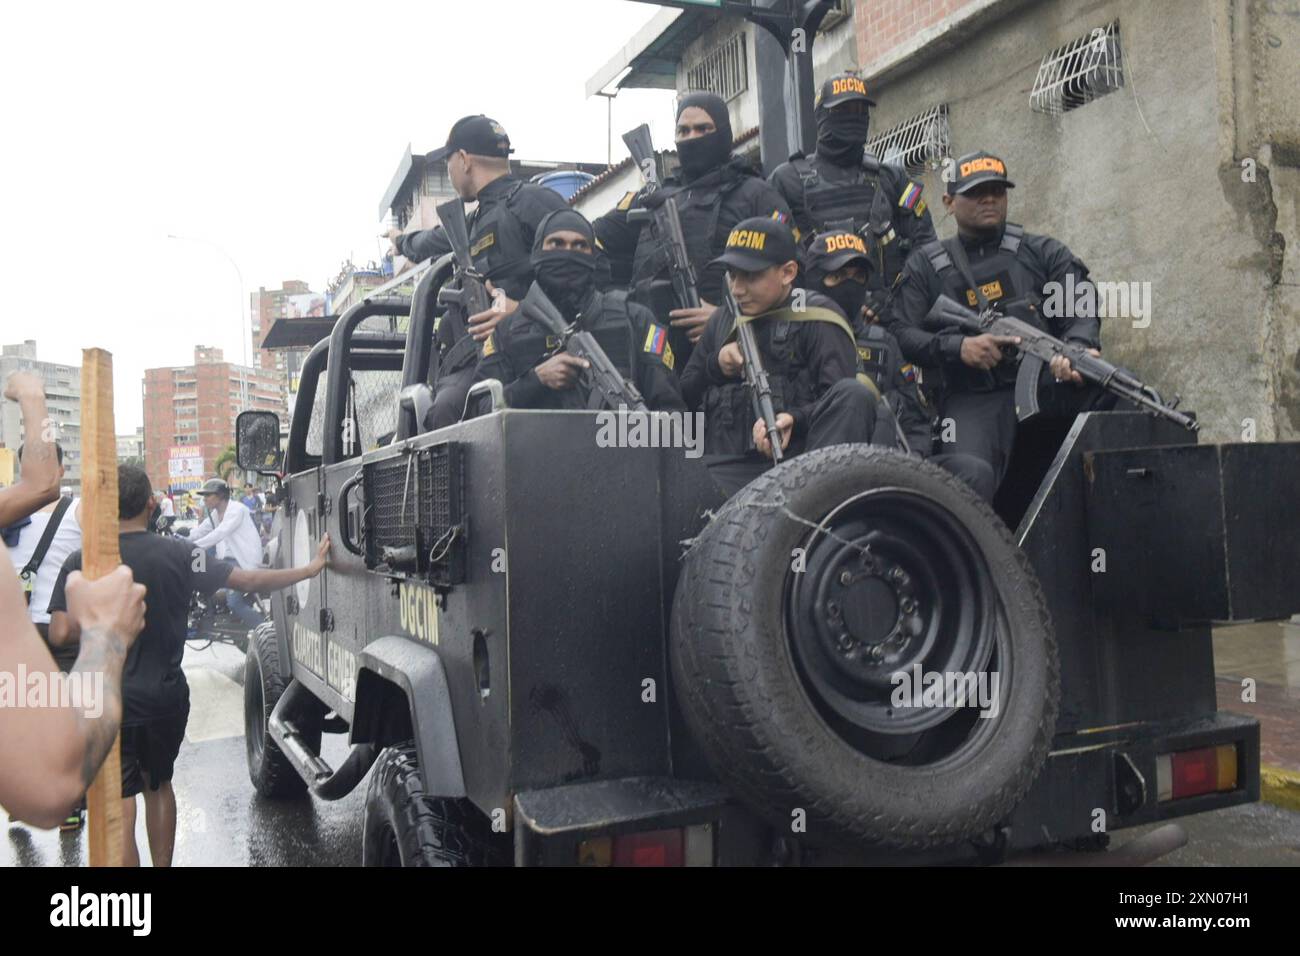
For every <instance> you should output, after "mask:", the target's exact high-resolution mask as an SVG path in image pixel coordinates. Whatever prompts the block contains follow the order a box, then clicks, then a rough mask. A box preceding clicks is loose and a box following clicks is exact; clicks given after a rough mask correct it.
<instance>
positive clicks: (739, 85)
mask: <svg viewBox="0 0 1300 956" xmlns="http://www.w3.org/2000/svg"><path fill="white" fill-rule="evenodd" d="M686 86H687V89H691V90H708V91H709V92H710V93H717V94H718V95H719V96H721V97H722V98H723V99H724V100H730V99H733V98H735V97H737V96H739V95H740V94H741V93H743V92H745V90H747V89H749V68H748V64H747V61H746V59H745V34H743V33H736V34H733V35H732V36H731V37H729V38H728V39H727V40H726V41H724V42H723V43H722V44H721V45H719V46H716V47H714V48H713V49H712V50H710V51H709V52H708V53H706V54H704V56H703V57H701V58H700V62H699V63H697V64H695V65H694V66H693V67H691V68H690V69H689V70H687V71H686Z"/></svg>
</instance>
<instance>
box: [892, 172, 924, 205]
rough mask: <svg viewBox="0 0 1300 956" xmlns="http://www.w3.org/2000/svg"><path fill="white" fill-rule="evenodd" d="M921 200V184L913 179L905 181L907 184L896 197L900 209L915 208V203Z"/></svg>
mask: <svg viewBox="0 0 1300 956" xmlns="http://www.w3.org/2000/svg"><path fill="white" fill-rule="evenodd" d="M920 201H921V184H920V183H918V182H917V181H916V180H914V179H909V180H908V181H907V186H905V187H904V188H903V194H902V195H901V196H899V197H898V205H899V208H900V209H909V210H915V209H916V204H917V203H919V202H920Z"/></svg>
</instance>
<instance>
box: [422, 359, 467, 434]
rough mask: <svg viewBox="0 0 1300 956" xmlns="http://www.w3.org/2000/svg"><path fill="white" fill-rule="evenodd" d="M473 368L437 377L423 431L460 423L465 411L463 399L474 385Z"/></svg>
mask: <svg viewBox="0 0 1300 956" xmlns="http://www.w3.org/2000/svg"><path fill="white" fill-rule="evenodd" d="M475 368H476V366H474V365H470V367H469V368H465V369H461V370H460V371H459V372H450V373H448V374H446V375H439V376H438V380H437V382H435V383H434V386H433V408H432V410H430V412H429V414H428V416H427V418H426V420H425V422H424V423H423V427H424V428H425V429H435V428H444V427H446V426H447V425H454V424H456V422H458V421H460V416H461V414H462V413H463V412H464V411H465V397H466V396H467V395H469V389H470V386H471V385H473V384H474V371H475Z"/></svg>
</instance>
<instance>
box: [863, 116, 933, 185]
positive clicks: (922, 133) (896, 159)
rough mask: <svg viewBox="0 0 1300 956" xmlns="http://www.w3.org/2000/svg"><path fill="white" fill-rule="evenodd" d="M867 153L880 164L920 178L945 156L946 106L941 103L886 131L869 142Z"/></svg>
mask: <svg viewBox="0 0 1300 956" xmlns="http://www.w3.org/2000/svg"><path fill="white" fill-rule="evenodd" d="M867 151H868V152H871V153H874V154H875V155H876V156H877V157H879V159H880V161H881V162H884V163H893V164H895V165H898V166H904V167H906V168H907V172H908V174H909V175H911V176H919V175H921V173H922V172H923V171H924V170H925V167H926V166H927V165H930V166H938V164H939V163H940V162H941V161H942V159H943V157H945V156H947V155H948V104H947V103H940V104H939V105H938V106H934V107H931V108H930V109H928V110H926V111H925V112H924V113H918V114H917V115H916V116H913V117H912V118H911V119H909V120H905V121H904V122H902V123H899V124H898V125H897V126H895V127H893V128H892V129H887V130H885V132H883V133H881V134H879V135H878V136H876V137H874V138H873V139H871V140H870V141H868V143H867Z"/></svg>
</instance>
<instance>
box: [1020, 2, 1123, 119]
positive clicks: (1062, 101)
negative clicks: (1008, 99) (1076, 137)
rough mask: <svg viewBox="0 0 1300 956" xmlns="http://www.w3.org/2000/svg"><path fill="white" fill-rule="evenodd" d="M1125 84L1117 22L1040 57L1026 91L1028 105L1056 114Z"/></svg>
mask: <svg viewBox="0 0 1300 956" xmlns="http://www.w3.org/2000/svg"><path fill="white" fill-rule="evenodd" d="M1123 85H1124V67H1123V51H1122V50H1121V49H1120V41H1119V21H1118V20H1113V21H1111V22H1110V23H1108V24H1106V26H1104V27H1097V28H1096V29H1095V30H1093V31H1092V32H1091V33H1089V34H1088V35H1087V36H1084V37H1079V38H1078V39H1077V40H1073V41H1071V42H1070V43H1067V44H1066V45H1065V46H1062V47H1057V48H1056V49H1055V50H1053V51H1052V52H1051V53H1048V54H1047V55H1046V56H1045V57H1043V62H1042V63H1040V64H1039V65H1038V76H1037V77H1035V79H1034V88H1033V90H1031V91H1030V93H1029V107H1030V109H1032V110H1034V111H1035V112H1038V113H1048V114H1050V115H1057V114H1059V113H1065V112H1068V111H1069V110H1073V109H1078V108H1079V107H1080V106H1083V105H1084V104H1086V103H1091V102H1092V101H1093V100H1095V99H1096V98H1097V97H1099V96H1105V95H1106V94H1107V93H1113V92H1114V91H1115V90H1118V89H1120V88H1121V87H1123Z"/></svg>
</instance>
